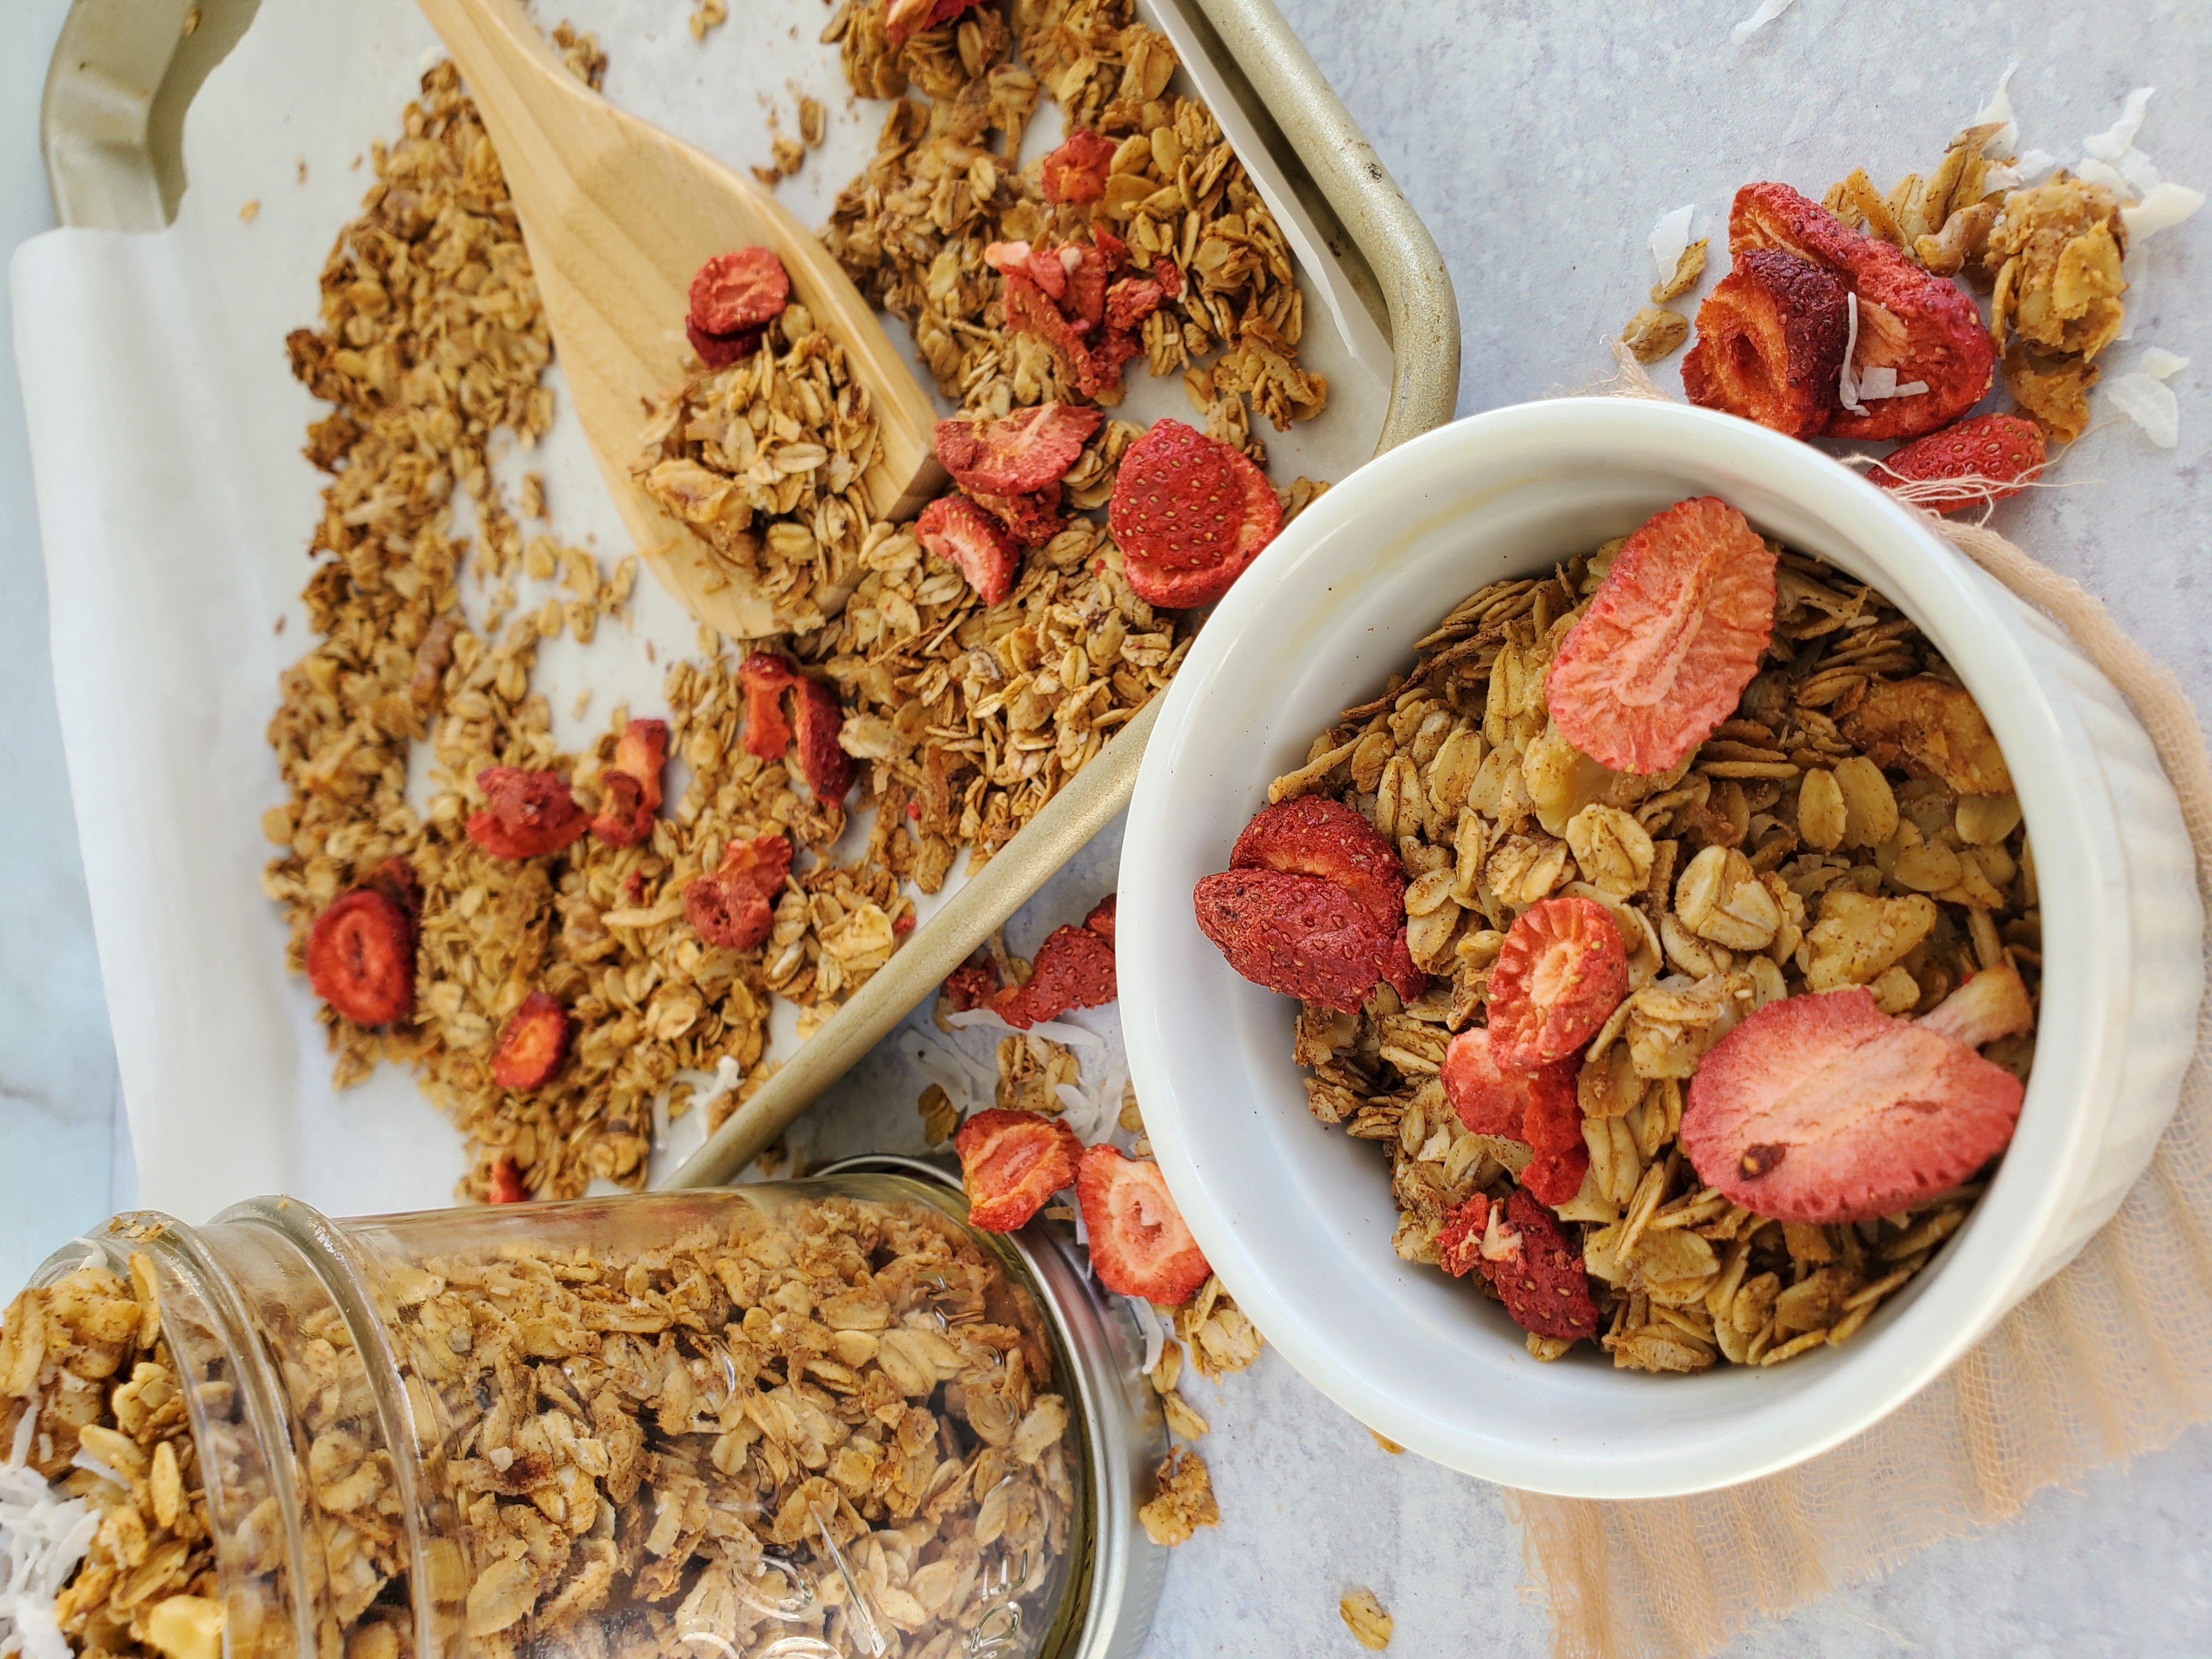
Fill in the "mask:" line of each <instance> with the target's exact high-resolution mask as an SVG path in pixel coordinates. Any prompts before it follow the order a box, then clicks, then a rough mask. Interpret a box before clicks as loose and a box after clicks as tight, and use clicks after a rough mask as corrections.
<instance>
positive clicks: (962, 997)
mask: <svg viewBox="0 0 2212 1659" xmlns="http://www.w3.org/2000/svg"><path fill="white" fill-rule="evenodd" d="M998 994H999V970H998V969H996V968H994V967H993V966H992V965H991V964H990V963H987V962H971V963H968V964H967V965H966V966H965V967H962V968H956V969H953V970H952V973H951V977H949V978H948V979H946V981H945V1000H946V1001H948V1002H950V1003H951V1005H952V1012H954V1013H956V1014H964V1013H966V1012H968V1011H969V1009H971V1008H983V1007H987V1006H989V1005H990V1001H991V999H992V998H994V997H995V996H997V995H998Z"/></svg>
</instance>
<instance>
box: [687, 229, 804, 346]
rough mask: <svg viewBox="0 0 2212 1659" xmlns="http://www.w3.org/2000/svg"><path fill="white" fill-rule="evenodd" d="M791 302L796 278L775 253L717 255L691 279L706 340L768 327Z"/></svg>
mask: <svg viewBox="0 0 2212 1659" xmlns="http://www.w3.org/2000/svg"><path fill="white" fill-rule="evenodd" d="M790 299H791V273H790V272H789V271H787V270H785V269H784V268H783V261H782V260H781V258H777V257H776V252H775V249H774V248H772V247H741V248H737V249H733V250H732V252H728V253H718V254H716V255H715V256H714V258H711V259H709V260H708V261H707V263H706V264H703V265H701V266H700V267H699V270H698V272H697V274H696V275H695V276H693V277H692V278H691V312H690V321H691V322H692V323H693V324H695V325H697V327H698V329H699V331H700V332H701V333H702V334H709V335H713V334H734V333H736V332H738V331H739V330H741V329H748V328H756V327H757V326H759V325H761V324H763V323H765V322H766V321H768V320H769V318H771V317H774V316H775V315H776V314H777V313H779V312H781V310H782V309H783V308H784V307H785V306H786V305H787V304H788V303H789V301H790ZM695 345H696V342H695ZM700 355H701V356H702V357H703V356H705V354H704V353H703V352H702V353H701V354H700Z"/></svg>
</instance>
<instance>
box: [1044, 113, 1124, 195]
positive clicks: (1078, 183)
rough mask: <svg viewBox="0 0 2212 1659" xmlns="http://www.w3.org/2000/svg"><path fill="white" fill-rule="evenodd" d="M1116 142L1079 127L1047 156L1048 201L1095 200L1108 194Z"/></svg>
mask: <svg viewBox="0 0 2212 1659" xmlns="http://www.w3.org/2000/svg"><path fill="white" fill-rule="evenodd" d="M1114 150H1115V143H1114V141H1113V140H1112V139H1111V138H1107V137H1101V136H1100V135H1099V134H1097V133H1095V132H1093V131H1091V130H1090V128H1088V127H1078V128H1077V129H1076V130H1075V131H1073V132H1071V133H1069V134H1068V135H1067V137H1066V138H1065V139H1064V140H1062V141H1061V143H1060V148H1059V149H1055V150H1054V151H1053V152H1052V153H1051V154H1050V155H1047V156H1046V157H1045V158H1044V176H1043V179H1042V184H1043V188H1044V199H1045V200H1046V201H1048V202H1095V201H1097V199H1098V198H1099V197H1102V196H1103V195H1104V194H1105V193H1106V169H1107V168H1108V167H1109V166H1111V165H1112V164H1113V161H1114Z"/></svg>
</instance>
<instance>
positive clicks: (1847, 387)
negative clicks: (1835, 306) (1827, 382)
mask: <svg viewBox="0 0 2212 1659" xmlns="http://www.w3.org/2000/svg"><path fill="white" fill-rule="evenodd" d="M1844 312H1845V313H1846V314H1847V315H1848V317H1849V319H1850V322H1849V324H1848V328H1849V332H1847V333H1846V334H1845V335H1844V366H1843V368H1841V369H1839V370H1838V372H1837V374H1836V396H1837V398H1838V399H1839V400H1840V401H1841V402H1842V404H1843V405H1844V408H1845V409H1848V410H1850V411H1851V413H1852V414H1854V415H1863V414H1865V413H1866V405H1865V404H1863V403H1861V402H1860V401H1859V377H1858V371H1857V370H1856V369H1854V368H1852V367H1851V356H1852V354H1853V353H1854V352H1856V351H1857V349H1859V296H1858V295H1856V294H1854V293H1852V292H1851V291H1850V289H1845V290H1844Z"/></svg>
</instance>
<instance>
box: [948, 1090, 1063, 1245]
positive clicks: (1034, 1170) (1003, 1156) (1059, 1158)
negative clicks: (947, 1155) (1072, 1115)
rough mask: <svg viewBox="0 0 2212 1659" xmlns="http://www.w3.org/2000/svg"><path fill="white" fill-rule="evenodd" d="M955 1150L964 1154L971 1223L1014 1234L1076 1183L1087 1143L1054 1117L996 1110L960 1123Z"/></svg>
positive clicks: (964, 1181) (962, 1164) (962, 1173)
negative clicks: (1062, 1191) (1076, 1170)
mask: <svg viewBox="0 0 2212 1659" xmlns="http://www.w3.org/2000/svg"><path fill="white" fill-rule="evenodd" d="M952 1150H953V1151H954V1152H957V1153H959V1154H960V1184H961V1186H962V1187H963V1188H966V1189H967V1193H968V1218H969V1220H970V1221H972V1222H974V1223H975V1225H977V1226H978V1227H982V1228H987V1229H988V1230H989V1231H992V1232H994V1233H1010V1232H1012V1231H1014V1229H1015V1228H1017V1227H1019V1226H1022V1225H1024V1224H1025V1223H1027V1221H1028V1220H1029V1218H1030V1217H1031V1216H1033V1215H1035V1214H1036V1212H1038V1210H1040V1209H1041V1208H1042V1207H1043V1206H1044V1201H1045V1200H1047V1199H1048V1198H1050V1197H1051V1196H1052V1195H1053V1194H1054V1193H1056V1192H1058V1191H1060V1188H1063V1187H1069V1186H1073V1184H1074V1182H1075V1164H1076V1160H1077V1159H1078V1158H1081V1157H1082V1156H1083V1143H1082V1142H1081V1141H1079V1140H1078V1139H1076V1138H1075V1132H1074V1131H1073V1130H1072V1129H1070V1128H1069V1127H1067V1125H1066V1124H1065V1123H1062V1122H1061V1121H1060V1120H1059V1119H1058V1118H1056V1117H1039V1116H1038V1115H1036V1113H1034V1112H1010V1111H1006V1110H1005V1109H994V1110H991V1111H987V1112H978V1113H976V1114H975V1116H973V1117H971V1118H969V1120H968V1121H966V1122H965V1123H963V1124H962V1125H961V1126H960V1133H957V1134H956V1135H954V1136H953V1137H952Z"/></svg>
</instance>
